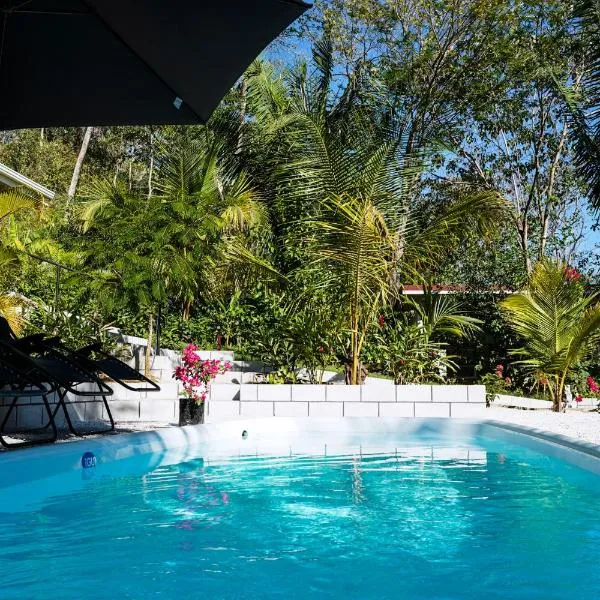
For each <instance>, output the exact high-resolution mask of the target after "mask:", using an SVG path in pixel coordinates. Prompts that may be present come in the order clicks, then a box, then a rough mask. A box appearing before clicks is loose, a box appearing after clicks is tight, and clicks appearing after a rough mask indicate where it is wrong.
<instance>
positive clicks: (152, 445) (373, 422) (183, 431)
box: [0, 417, 600, 475]
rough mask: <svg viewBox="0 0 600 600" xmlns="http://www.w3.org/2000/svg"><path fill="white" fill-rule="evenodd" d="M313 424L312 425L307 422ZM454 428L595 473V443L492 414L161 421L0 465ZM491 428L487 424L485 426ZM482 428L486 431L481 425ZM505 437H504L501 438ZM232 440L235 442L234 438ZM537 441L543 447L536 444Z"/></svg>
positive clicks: (72, 464)
mask: <svg viewBox="0 0 600 600" xmlns="http://www.w3.org/2000/svg"><path fill="white" fill-rule="evenodd" d="M311 426H312V427H314V428H311ZM399 426H401V428H400V429H399V431H405V432H410V431H417V430H419V429H421V430H423V431H427V430H428V429H429V430H430V431H439V432H444V431H447V432H449V431H455V432H461V431H462V432H469V431H470V432H471V433H475V434H477V433H479V434H482V435H486V433H487V434H489V436H490V437H492V438H494V437H495V438H496V439H498V438H500V439H502V438H503V437H504V436H508V437H509V439H510V438H513V439H514V437H513V436H516V437H517V438H518V439H517V440H514V441H516V443H519V440H520V441H521V444H522V445H526V446H527V445H528V446H529V447H530V448H533V449H536V450H537V451H539V452H542V453H545V454H548V455H550V456H553V457H555V458H560V459H562V460H564V461H565V462H568V463H570V464H573V465H575V466H578V467H580V468H582V469H585V470H588V471H593V472H594V473H596V474H598V475H600V445H596V444H592V443H589V442H585V441H580V440H575V439H573V438H569V437H567V436H564V435H561V434H557V433H552V432H549V431H545V430H541V429H536V428H533V427H527V426H523V425H516V424H512V423H507V422H504V421H496V420H493V419H473V418H471V419H445V418H434V417H429V418H427V417H424V418H402V417H399V418H381V417H380V418H364V417H342V418H339V417H337V418H314V417H313V418H293V417H289V418H278V419H273V418H262V419H243V420H238V421H228V422H223V423H212V424H211V423H208V424H203V425H189V426H186V427H166V428H161V429H157V430H152V431H138V432H125V433H123V434H116V435H110V436H104V437H102V436H99V437H94V438H87V439H82V440H73V441H72V442H71V441H68V442H64V443H59V444H52V445H47V446H37V447H33V448H25V449H22V450H21V451H11V452H2V453H0V467H3V466H6V467H8V466H9V465H11V464H12V465H15V464H19V463H29V466H30V469H29V470H31V471H34V472H35V471H37V472H43V470H45V469H48V467H49V464H48V460H47V459H48V458H52V463H53V464H52V466H51V467H50V469H49V470H50V471H54V472H56V471H58V470H65V469H66V470H72V469H81V464H80V461H81V456H82V452H84V451H85V452H93V453H96V454H97V455H98V460H99V462H101V463H110V462H114V461H120V460H122V459H131V458H135V457H141V456H142V455H146V454H150V453H159V454H162V455H166V454H168V455H170V457H171V460H173V461H175V460H178V461H179V462H183V461H185V460H188V459H189V458H190V457H192V456H198V453H197V449H198V446H199V445H205V446H206V448H207V451H210V450H214V449H215V448H216V449H220V448H221V447H223V448H225V449H226V448H228V447H229V446H228V445H230V444H231V443H232V442H234V440H239V436H240V432H241V431H243V430H244V429H248V430H250V431H251V432H252V429H253V428H254V427H256V430H255V431H256V432H257V434H258V435H268V434H269V432H271V433H272V432H273V431H275V432H277V435H278V436H284V437H289V438H290V439H292V437H293V436H294V435H296V436H298V435H301V434H302V433H303V432H305V433H308V432H311V433H319V432H323V433H326V432H331V433H340V432H345V433H346V434H347V435H351V434H361V433H373V432H376V431H379V432H380V433H384V432H386V431H387V432H388V433H389V432H393V431H396V430H397V428H398V427H399ZM489 428H491V429H489ZM486 429H487V431H486ZM504 439H506V438H504ZM235 443H237V442H235ZM540 444H542V445H543V446H544V448H540Z"/></svg>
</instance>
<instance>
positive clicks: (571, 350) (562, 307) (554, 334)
mask: <svg viewBox="0 0 600 600" xmlns="http://www.w3.org/2000/svg"><path fill="white" fill-rule="evenodd" d="M501 307H502V310H503V311H504V313H505V315H506V318H507V320H508V322H509V324H510V326H511V327H512V328H513V329H514V331H515V332H516V333H517V334H518V335H519V337H520V338H521V339H522V340H523V345H522V347H521V348H519V349H517V350H515V351H514V352H513V353H514V355H515V356H517V357H519V358H520V360H519V364H521V365H523V366H524V367H525V368H526V369H527V370H530V371H531V372H533V373H534V374H535V377H536V379H538V380H540V379H544V381H545V383H546V385H547V386H548V387H549V389H550V392H551V394H552V398H553V408H554V410H556V411H560V410H561V408H562V404H563V398H564V393H565V385H566V382H567V378H568V376H569V374H570V372H571V370H572V369H573V368H574V367H576V366H578V365H579V364H580V363H581V362H582V361H584V360H585V359H586V358H587V357H588V356H589V355H590V354H591V353H592V352H593V351H594V349H595V347H596V345H597V344H598V342H599V341H600V302H599V301H598V295H597V294H595V293H594V294H586V293H585V289H584V285H583V283H582V281H581V276H580V274H579V273H578V272H577V271H576V270H575V269H573V268H572V267H569V266H568V265H566V264H564V263H553V262H550V261H548V260H544V261H540V262H539V263H538V264H537V265H536V267H535V269H534V271H533V273H532V275H531V278H530V281H529V283H528V285H527V287H526V288H525V289H524V290H523V291H522V292H520V293H518V294H514V295H511V296H509V297H508V298H506V299H504V300H503V301H502V304H501Z"/></svg>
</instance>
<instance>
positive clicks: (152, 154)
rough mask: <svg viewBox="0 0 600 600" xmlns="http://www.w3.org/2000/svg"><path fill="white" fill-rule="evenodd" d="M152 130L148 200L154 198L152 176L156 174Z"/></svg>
mask: <svg viewBox="0 0 600 600" xmlns="http://www.w3.org/2000/svg"><path fill="white" fill-rule="evenodd" d="M153 140H154V139H153V137H152V129H150V166H149V168H148V200H150V198H151V197H152V191H153V190H152V175H153V174H154V143H153Z"/></svg>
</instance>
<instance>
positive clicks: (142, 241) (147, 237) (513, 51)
mask: <svg viewBox="0 0 600 600" xmlns="http://www.w3.org/2000/svg"><path fill="white" fill-rule="evenodd" d="M576 5H577V7H576V12H575V13H573V12H572V11H571V7H570V3H565V2H562V1H561V0H545V1H544V2H542V1H541V0H540V1H538V0H533V1H530V2H512V1H510V0H457V1H456V2H451V3H449V2H438V1H436V0H407V1H403V2H395V1H393V2H374V1H371V0H323V1H322V2H321V3H319V4H317V5H316V6H315V7H314V8H313V9H312V10H311V11H308V12H307V14H306V16H305V17H303V18H302V19H301V20H300V22H299V23H298V24H297V26H296V27H295V28H294V29H293V30H290V32H288V33H287V34H286V35H285V36H283V37H282V38H281V39H280V40H279V41H278V42H277V44H276V45H275V46H274V48H272V49H271V50H270V51H267V52H266V53H265V54H264V55H263V56H262V57H261V58H259V59H257V60H256V61H255V62H254V63H253V64H252V65H251V66H250V68H249V69H248V70H247V72H246V73H245V74H244V76H243V77H242V78H241V79H240V81H239V82H238V83H237V85H236V86H235V87H234V88H233V89H232V90H231V91H230V92H229V93H228V94H227V96H226V97H225V98H224V100H223V102H222V103H221V105H220V106H219V108H218V109H217V110H216V111H215V113H214V114H213V116H212V117H211V119H210V120H209V122H208V123H207V124H206V125H204V126H190V127H121V128H114V127H93V128H92V127H87V128H77V129H67V128H50V129H43V130H28V131H12V132H3V133H1V134H0V142H1V143H0V161H2V162H4V163H6V164H7V165H9V166H10V167H12V168H14V169H17V170H19V171H21V172H22V173H23V174H25V175H27V176H29V177H31V178H33V179H35V180H36V181H39V182H40V183H42V184H44V185H46V186H48V187H50V188H52V189H54V190H55V191H56V192H57V196H56V198H55V199H54V200H53V201H51V202H49V203H48V204H47V205H42V204H41V203H40V202H39V201H38V200H37V199H35V198H31V197H29V196H27V195H25V194H24V193H22V192H21V191H19V192H18V193H13V192H6V193H1V194H0V227H1V235H2V238H1V241H2V246H1V247H0V264H1V265H2V266H3V269H2V277H0V284H1V285H0V292H1V295H0V312H1V313H2V314H3V315H5V316H7V317H10V318H11V319H13V325H15V326H19V324H21V325H24V326H25V328H26V329H30V330H36V329H39V328H43V329H46V330H48V329H50V330H52V331H56V332H61V333H62V334H63V335H65V336H66V337H67V338H69V339H74V338H77V337H78V336H79V337H81V338H82V339H83V338H85V339H88V338H89V337H93V336H94V335H105V332H106V331H107V328H108V326H109V325H112V326H115V327H119V328H121V329H122V330H124V331H126V332H127V333H130V334H134V335H140V336H145V337H147V339H148V341H149V343H148V353H150V349H151V346H152V345H153V343H155V342H156V336H157V333H159V335H160V340H161V343H162V344H163V345H168V346H170V347H175V348H179V349H181V348H183V347H184V346H185V345H186V344H187V343H189V342H192V341H194V342H195V343H197V344H198V345H200V346H204V347H213V346H219V347H220V346H225V347H226V348H231V349H234V350H235V351H236V355H237V356H239V357H245V358H248V359H256V360H259V361H261V362H263V363H266V364H267V365H268V367H269V368H270V369H271V371H272V373H271V375H270V377H271V380H273V381H288V382H294V381H300V380H302V381H305V380H306V381H310V382H317V381H320V380H321V378H322V377H323V371H324V370H325V369H327V370H336V371H345V375H346V379H347V381H348V382H349V383H358V382H360V381H362V379H363V378H364V376H365V374H366V373H367V372H369V373H376V372H380V373H381V374H383V375H386V376H389V377H393V378H394V379H395V380H396V381H397V382H402V383H410V382H421V381H442V380H444V381H448V380H451V379H456V380H460V379H463V380H466V381H473V380H476V379H477V378H480V377H484V378H485V377H488V379H490V378H491V377H492V376H493V377H496V375H495V371H494V369H495V367H496V365H499V364H502V365H506V369H507V373H505V374H504V376H503V379H502V380H503V381H504V382H505V383H506V381H505V379H506V377H507V376H509V377H510V379H511V386H512V387H513V388H515V387H523V388H525V387H527V386H529V387H528V389H529V388H531V385H532V381H533V382H534V381H539V380H540V379H539V378H538V379H536V378H535V377H534V374H535V369H533V368H532V367H531V365H530V364H528V363H520V364H512V363H511V364H509V363H510V359H511V357H510V356H509V354H508V351H509V349H511V348H514V347H515V345H517V343H516V338H517V334H518V335H521V334H520V333H519V332H518V331H516V329H514V328H511V327H508V326H507V323H506V321H505V319H504V318H503V316H502V315H503V314H504V315H507V314H508V313H507V311H506V310H505V308H502V313H501V312H500V309H499V307H498V303H497V300H499V299H501V298H503V297H504V296H505V295H507V294H508V293H510V292H512V291H514V290H519V289H522V288H523V286H525V285H526V284H527V282H533V281H534V279H533V278H534V276H535V277H537V275H535V274H536V273H537V272H538V270H539V269H541V268H542V267H539V268H538V267H536V264H537V263H539V264H542V265H545V264H547V263H546V261H547V260H548V259H553V260H555V261H556V262H557V263H558V262H560V263H561V264H562V263H568V264H569V265H575V266H577V267H578V268H579V269H580V271H581V272H583V273H584V275H583V277H582V281H584V280H585V282H586V284H585V285H584V284H583V283H579V284H578V285H579V288H578V289H580V292H581V294H582V296H581V298H582V299H586V298H588V295H586V294H587V291H588V290H589V289H590V288H591V287H592V286H593V285H594V282H595V280H596V279H597V272H598V265H600V261H598V260H597V259H596V256H597V255H596V253H595V252H593V250H594V249H593V248H592V243H591V242H586V240H585V238H586V237H587V236H589V234H590V230H591V227H592V226H593V223H594V222H593V221H592V220H591V219H593V218H595V217H594V216H593V214H592V215H591V216H590V213H589V211H588V206H587V202H588V196H589V199H590V200H591V201H592V203H594V202H596V200H595V195H597V194H596V192H597V190H596V187H597V185H596V184H597V181H596V179H597V173H598V168H597V166H598V164H600V161H598V160H597V156H598V155H599V154H598V152H596V150H597V148H596V146H597V139H596V138H597V137H598V132H597V128H598V119H597V105H598V103H597V97H598V94H597V87H598V86H597V74H598V64H597V60H598V57H597V49H598V47H599V46H600V44H598V43H597V37H598V31H599V28H598V22H597V14H598V13H597V12H594V7H596V6H597V3H596V2H592V1H590V2H588V1H587V0H578V2H577V3H576ZM284 50H285V51H284ZM595 107H596V108H595ZM84 150H85V151H84ZM80 159H82V160H83V162H81V160H80ZM76 164H78V165H79V166H81V170H80V172H79V171H78V172H77V176H76V177H75V176H74V171H75V165H76ZM597 204H598V202H596V205H597ZM42 209H43V210H42ZM583 244H585V252H583V251H582V250H583V249H584V247H583ZM591 250H592V251H591ZM36 257H37V258H36ZM40 258H41V259H44V260H50V261H52V262H43V261H40V260H39V259H40ZM57 265H59V266H57ZM547 283H548V282H543V285H546V284H547ZM528 285H532V283H530V284H528ZM410 286H412V287H413V288H414V287H415V286H420V289H424V290H425V294H423V295H422V296H421V297H411V296H407V295H406V294H405V293H404V292H405V291H406V290H407V289H408V288H409V287H410ZM436 289H438V290H439V289H442V290H443V291H445V292H450V293H448V294H436V293H435V290H436ZM590 297H591V296H590ZM411 298H414V299H411ZM582 301H583V300H582ZM507 302H510V300H507ZM590 302H591V301H590ZM21 305H23V306H22V308H21ZM502 306H503V307H504V304H503V305H502ZM22 315H25V316H26V322H24V323H23V322H21V323H20V320H21V319H22ZM382 319H383V325H382ZM157 330H158V332H157ZM592 339H593V336H592ZM521 343H523V344H524V343H525V342H524V338H521ZM540 343H541V342H540ZM523 347H525V346H523ZM521 358H523V357H521ZM530 358H531V357H530ZM538 358H539V357H538ZM540 361H541V362H540V365H541V364H542V363H543V361H542V360H541V358H540ZM149 362H150V361H146V364H149ZM596 362H597V361H596ZM545 364H546V363H544V365H545ZM575 364H577V365H578V366H577V367H576V368H573V367H574V366H575ZM546 368H549V367H547V366H545V367H544V369H546ZM541 369H542V367H541V366H540V367H539V370H540V372H541ZM596 369H597V366H595V363H594V360H593V359H591V358H590V359H587V360H584V361H581V360H579V359H578V361H575V362H573V363H572V364H571V366H570V367H569V370H568V373H570V375H567V380H568V381H569V382H571V383H573V382H574V381H575V379H577V381H580V380H581V381H582V382H584V383H585V381H586V378H587V377H589V376H593V377H597V376H598V375H600V373H599V372H596ZM486 374H487V375H486ZM544 377H545V375H544ZM553 377H554V375H553ZM490 380H491V379H490ZM491 381H494V382H495V381H496V380H495V379H493V380H491ZM563 383H564V382H563ZM582 386H583V384H582V385H581V386H580V387H582ZM558 387H560V386H558ZM555 388H556V386H555ZM556 389H558V388H556ZM555 391H556V390H555ZM556 393H558V392H556Z"/></svg>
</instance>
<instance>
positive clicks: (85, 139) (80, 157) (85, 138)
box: [67, 127, 93, 200]
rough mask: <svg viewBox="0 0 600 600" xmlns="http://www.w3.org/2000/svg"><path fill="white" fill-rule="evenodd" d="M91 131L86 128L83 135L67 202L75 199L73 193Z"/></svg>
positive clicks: (75, 189)
mask: <svg viewBox="0 0 600 600" xmlns="http://www.w3.org/2000/svg"><path fill="white" fill-rule="evenodd" d="M92 129H93V128H92V127H86V128H85V133H84V134H83V141H82V142H81V147H80V148H79V154H78V155H77V161H76V162H75V168H74V169H73V176H72V177H71V184H70V185H69V190H68V191H67V197H68V198H69V200H71V199H72V198H74V197H75V192H76V191H77V185H78V183H79V177H80V176H81V167H82V166H83V161H84V160H85V155H86V154H87V151H88V146H89V145H90V139H91V138H92Z"/></svg>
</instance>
